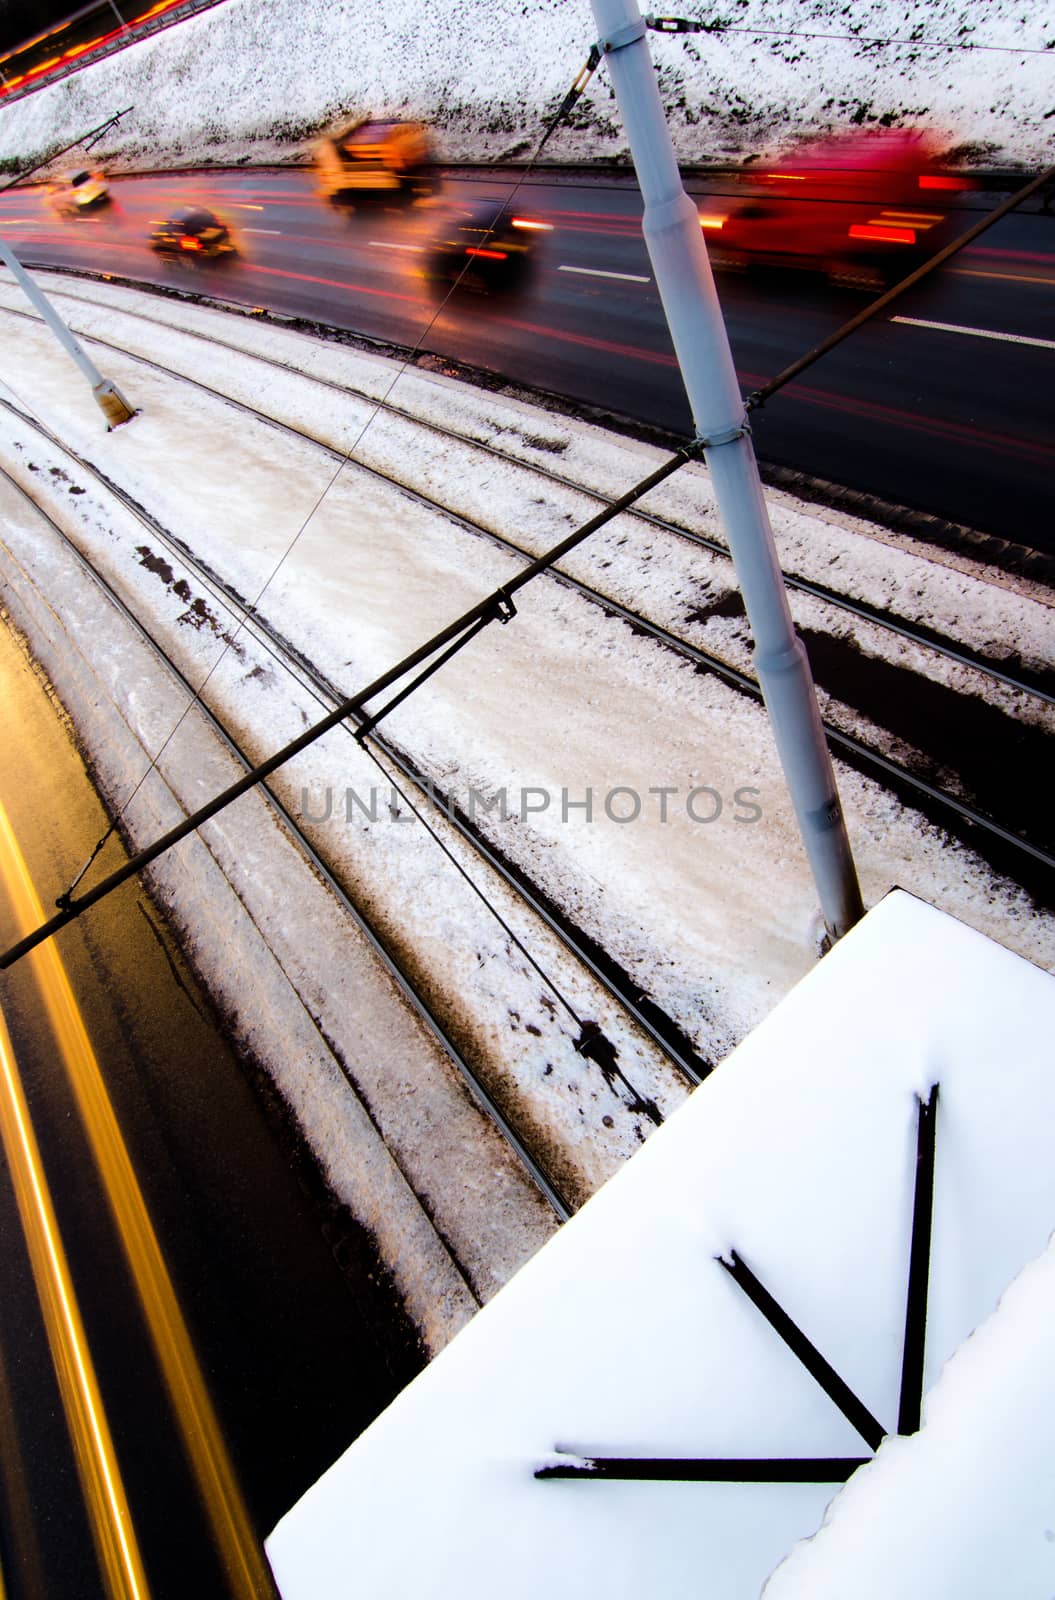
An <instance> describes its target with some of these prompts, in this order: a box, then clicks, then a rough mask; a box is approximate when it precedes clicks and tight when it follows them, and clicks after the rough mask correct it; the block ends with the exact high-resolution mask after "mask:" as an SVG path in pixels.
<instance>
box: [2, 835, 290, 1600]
mask: <svg viewBox="0 0 1055 1600" xmlns="http://www.w3.org/2000/svg"><path fill="white" fill-rule="evenodd" d="M0 879H2V880H3V882H4V884H5V886H6V888H7V891H8V894H9V896H10V898H11V901H12V904H13V906H14V909H15V914H16V917H17V919H18V921H19V924H20V926H21V931H22V932H23V933H28V932H30V931H31V930H32V929H34V928H36V927H39V926H40V924H41V922H42V921H43V920H44V910H43V907H42V906H41V903H40V900H39V898H38V896H37V892H36V890H35V888H34V887H33V883H32V880H31V878H30V875H29V868H28V867H27V865H26V861H25V858H24V857H23V855H22V852H21V850H20V849H19V846H18V842H17V840H16V838H15V836H14V833H13V831H12V829H11V824H10V822H9V820H8V817H7V813H6V811H5V810H4V808H3V805H2V804H0ZM30 961H31V963H32V966H33V970H34V972H35V974H36V978H37V983H38V986H39V989H40V994H41V998H42V1000H43V1003H44V1005H45V1007H46V1010H47V1013H48V1018H49V1021H50V1023H51V1027H52V1029H53V1030H54V1034H55V1038H56V1041H57V1043H58V1045H59V1048H60V1050H61V1053H62V1057H63V1060H64V1062H65V1065H66V1070H67V1074H68V1076H69V1080H70V1084H71V1087H72V1089H73V1092H74V1095H75V1097H76V1100H77V1104H78V1107H79V1109H80V1113H81V1118H82V1120H83V1122H84V1126H85V1129H86V1131H87V1134H88V1138H89V1140H90V1143H91V1146H92V1151H93V1154H94V1156H95V1161H96V1164H97V1166H98V1168H99V1173H100V1177H101V1179H102V1182H103V1187H104V1188H105V1190H106V1194H107V1198H108V1200H109V1203H110V1208H111V1211H112V1212H113V1216H114V1221H115V1223H116V1225H117V1230H118V1233H119V1235H120V1238H121V1243H122V1245H123V1247H124V1251H125V1254H126V1256H127V1258H128V1264H129V1267H130V1269H131V1272H132V1277H133V1280H134V1282H135V1285H136V1289H137V1292H138V1294H139V1299H140V1302H141V1304H142V1307H143V1314H144V1316H145V1318H146V1322H147V1326H148V1328H149V1330H150V1335H151V1338H152V1341H153V1344H154V1349H155V1353H156V1355H157V1358H158V1364H159V1366H160V1368H161V1370H162V1373H163V1374H164V1378H165V1382H166V1384H167V1386H168V1390H169V1394H170V1396H171V1400H172V1407H173V1412H174V1414H175V1417H176V1420H177V1422H178V1424H179V1427H180V1431H181V1433H182V1435H183V1442H184V1447H185V1449H186V1452H187V1455H188V1457H189V1459H190V1462H191V1465H192V1467H193V1469H194V1472H195V1475H196V1477H197V1480H198V1485H199V1488H200V1491H201V1495H202V1499H203V1502H204V1505H205V1510H206V1512H207V1514H208V1517H209V1520H210V1522H211V1524H212V1530H213V1538H214V1540H215V1542H216V1546H217V1549H218V1550H219V1553H220V1557H221V1559H222V1561H223V1563H224V1566H225V1568H226V1572H227V1580H228V1584H229V1585H230V1592H231V1594H232V1595H233V1596H235V1597H237V1600H243V1597H244V1600H267V1597H270V1596H274V1595H276V1592H277V1591H276V1590H275V1586H274V1580H273V1578H272V1576H271V1571H270V1568H269V1567H268V1565H267V1562H266V1559H265V1557H264V1554H263V1551H262V1550H261V1548H260V1545H259V1543H258V1542H257V1539H256V1536H255V1534H254V1532H253V1528H252V1524H251V1523H250V1520H249V1514H248V1511H247V1510H246V1507H245V1503H244V1501H243V1499H242V1495H241V1491H240V1489H239V1487H238V1483H237V1481H236V1479H235V1475H234V1469H233V1467H232V1465H231V1461H230V1458H229V1456H228V1454H227V1449H226V1446H225V1444H224V1441H223V1435H222V1433H221V1430H220V1425H219V1421H218V1420H217V1417H216V1413H215V1411H214V1409H213V1405H212V1401H211V1400H210V1398H209V1394H208V1390H207V1388H206V1385H205V1379H204V1376H203V1374H202V1371H201V1368H200V1367H199V1365H198V1361H197V1358H196V1356H195V1354H194V1350H193V1346H192V1344H191V1340H190V1334H189V1332H188V1330H187V1326H186V1323H185V1322H184V1320H183V1315H182V1313H181V1311H180V1309H179V1304H178V1302H177V1299H176V1292H175V1289H174V1288H173V1285H172V1280H171V1278H170V1277H169V1274H168V1269H167V1268H166V1266H165V1263H164V1260H163V1258H162V1254H161V1247H160V1245H159V1243H158V1239H157V1235H156V1234H155V1232H154V1227H153V1224H152V1223H151V1221H150V1218H149V1216H148V1215H147V1210H146V1205H145V1203H144V1200H143V1194H142V1191H141V1189H140V1187H139V1182H138V1180H137V1178H136V1176H135V1173H134V1171H133V1169H132V1163H131V1160H130V1158H129V1155H128V1150H127V1148H126V1146H125V1143H124V1140H123V1138H122V1137H121V1131H120V1128H119V1127H118V1125H117V1118H116V1116H115V1114H114V1110H113V1106H112V1105H111V1103H110V1097H109V1095H108V1094H107V1091H106V1086H105V1084H104V1082H103V1077H102V1073H101V1072H100V1070H99V1063H98V1061H97V1060H96V1057H95V1052H94V1051H93V1049H92V1046H91V1041H90V1040H89V1038H88V1034H87V1031H86V1029H85V1026H84V1021H83V1018H82V1017H81V1014H80V1011H79V1010H78V1007H77V1002H76V1000H75V999H74V995H73V990H72V989H71V987H70V982H69V979H68V977H67V976H66V970H65V968H64V966H63V964H62V960H61V957H60V956H59V953H58V950H57V949H56V947H55V942H54V940H53V939H48V940H46V941H45V942H44V943H43V944H40V945H38V946H37V948H36V949H35V950H34V951H33V952H32V954H31V956H30Z"/></svg>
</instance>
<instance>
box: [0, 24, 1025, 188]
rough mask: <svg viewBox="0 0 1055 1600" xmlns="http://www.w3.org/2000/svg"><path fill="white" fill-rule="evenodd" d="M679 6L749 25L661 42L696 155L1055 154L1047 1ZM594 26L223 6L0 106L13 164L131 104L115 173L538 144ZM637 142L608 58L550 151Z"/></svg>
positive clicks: (488, 151) (658, 49) (1019, 157)
mask: <svg viewBox="0 0 1055 1600" xmlns="http://www.w3.org/2000/svg"><path fill="white" fill-rule="evenodd" d="M683 12H684V14H686V15H689V16H691V17H694V18H696V19H698V20H702V21H707V22H715V21H724V22H725V23H726V24H727V25H729V24H732V25H733V27H735V29H736V30H737V31H735V32H734V31H722V32H715V33H704V34H698V35H688V36H684V37H660V36H658V35H655V34H653V35H652V36H651V49H652V54H653V58H654V60H655V62H656V64H657V67H658V69H659V81H660V88H661V92H662V95H663V98H664V102H665V105H666V108H667V114H668V118H669V121H670V125H671V131H672V133H673V136H674V141H675V146H676V149H677V152H678V155H679V158H680V159H681V160H682V161H684V162H686V163H693V162H700V163H707V162H713V161H728V160H730V159H733V160H735V159H738V158H742V157H753V156H756V155H759V154H761V153H766V152H768V153H773V152H775V151H776V150H778V149H779V148H780V146H782V145H783V144H784V143H786V142H787V141H788V140H789V139H790V138H793V137H795V136H798V135H800V134H803V133H807V132H809V133H812V132H826V131H828V130H830V129H832V128H841V127H845V126H848V125H851V124H855V125H858V126H863V127H875V126H891V125H893V126H898V125H901V124H912V125H915V124H918V123H921V122H922V123H926V124H928V125H930V126H933V127H934V128H935V129H936V130H938V131H939V132H940V133H941V134H942V135H943V136H944V138H945V140H946V143H947V146H948V148H949V149H950V150H952V151H959V153H960V155H961V156H964V157H969V156H971V155H973V156H975V157H976V158H981V159H984V160H987V161H989V162H995V163H997V164H1002V163H1008V162H1011V163H1024V164H1027V165H1031V164H1042V163H1046V162H1050V161H1051V159H1052V150H1053V140H1055V132H1053V124H1052V123H1051V121H1050V110H1051V55H1050V53H1049V52H1050V44H1049V41H1051V40H1052V39H1055V11H1053V7H1052V0H1036V3H1034V4H1033V5H1032V6H1029V7H1027V6H1024V5H1022V4H1019V3H1017V0H989V3H988V4H987V5H985V6H984V7H979V6H978V5H976V4H972V3H970V0H930V3H929V4H927V5H923V4H919V3H916V4H909V5H906V4H905V3H904V0H855V3H854V4H853V5H843V4H839V3H838V0H739V4H738V5H736V6H735V7H728V8H721V7H719V6H718V5H717V4H713V3H707V0H691V3H689V4H687V5H686V6H685V7H683ZM752 29H758V30H759V31H758V32H753V31H752ZM789 29H790V30H795V31H796V32H797V33H798V34H799V35H806V34H813V35H816V36H817V37H812V38H808V37H802V36H799V37H794V36H792V34H789V32H788V30H789ZM595 34H596V29H595V25H594V20H593V12H592V8H591V7H590V5H589V4H588V0H489V3H488V4H486V5H484V4H481V0H441V3H437V4H434V5H432V6H430V7H429V8H428V9H427V11H426V12H424V13H423V11H422V7H421V4H420V0H389V4H388V5H386V6H385V7H384V8H383V9H381V8H379V7H378V6H376V5H375V4H373V3H370V0H269V3H268V5H267V7H266V8H264V9H263V10H262V9H261V7H260V5H259V4H258V3H257V0H226V3H225V4H224V5H222V6H217V7H215V8H213V9H211V10H209V11H207V12H205V13H204V14H203V15H201V16H199V17H195V18H192V19H190V20H189V21H187V22H184V23H182V24H180V25H179V26H178V27H174V28H170V29H168V30H166V31H164V32H162V33H160V34H157V35H155V36H154V37H152V38H150V39H147V40H144V41H143V42H141V43H140V44H137V45H133V46H132V47H131V48H130V49H128V50H125V51H123V52H121V53H120V54H118V55H115V56H112V57H109V58H108V59H106V60H104V61H102V62H100V63H98V64H97V65H94V66H92V67H89V68H86V69H85V70H84V71H83V72H79V73H76V74H74V75H73V76H72V77H69V78H67V79H64V80H63V81H62V82H60V83H58V84H56V85H54V86H53V87H51V88H47V89H44V90H42V91H39V92H38V93H36V94H33V95H30V96H28V97H27V98H25V99H23V100H21V101H18V102H15V103H14V104H12V105H10V106H6V107H3V108H2V109H0V161H7V162H21V161H25V160H26V159H27V158H32V157H36V156H39V155H40V154H42V153H46V151H47V149H48V148H53V147H54V146H55V145H56V144H57V143H65V142H67V141H68V140H70V139H73V138H76V137H77V135H78V134H79V133H81V132H82V131H83V130H85V129H87V128H90V127H93V126H95V125H96V124H97V123H99V122H100V121H102V120H103V118H104V117H105V116H106V115H108V114H109V113H110V112H111V111H116V110H119V109H121V108H122V107H124V106H128V105H134V107H135V110H134V113H133V114H132V115H131V116H129V117H128V118H126V119H125V123H124V124H123V126H122V128H121V129H120V131H119V132H116V133H112V134H110V135H108V136H107V138H106V139H105V140H104V141H103V142H102V143H101V144H100V145H99V146H98V147H97V155H98V157H99V158H100V159H101V160H103V161H105V162H107V163H109V164H111V165H112V166H114V167H129V166H157V167H167V166H180V165H186V164H200V163H202V162H216V163H231V162H238V161H242V160H253V161H258V162H259V161H268V160H289V159H295V158H298V157H303V156H304V155H306V153H307V152H308V150H309V149H310V145H311V140H312V138H313V137H314V136H315V135H316V134H317V133H318V132H319V131H320V130H322V129H324V128H325V127H327V126H328V125H331V124H335V123H338V122H340V121H342V120H344V119H346V118H350V117H352V116H362V115H375V116H413V117H421V118H423V119H424V120H425V121H426V122H428V123H429V124H430V125H431V126H432V127H433V128H434V129H435V131H436V135H437V140H438V146H439V153H440V155H441V157H442V158H443V159H445V160H448V161H479V160H489V159H501V158H509V157H517V158H524V157H526V156H527V155H528V154H529V153H530V151H531V150H532V149H533V147H534V145H535V144H536V143H537V141H538V139H539V137H540V135H541V132H542V129H543V127H544V125H545V121H546V119H547V118H548V116H550V115H551V114H552V112H553V111H554V110H555V109H556V107H557V105H558V104H559V103H560V101H561V99H563V96H564V94H565V93H566V91H567V90H568V88H569V87H570V85H571V83H572V81H573V79H574V78H575V76H576V74H577V73H578V71H579V69H580V67H581V66H582V63H583V61H584V60H585V57H586V54H587V51H588V49H589V46H590V44H591V43H592V41H593V39H594V38H595ZM913 36H917V37H916V41H915V42H909V43H903V44H890V45H886V44H879V45H877V44H873V43H871V42H869V40H870V39H871V38H876V37H878V38H881V39H883V38H893V39H900V40H909V41H911V40H913ZM918 36H922V39H923V40H925V41H928V43H926V44H925V43H921V42H919V37H918ZM933 41H937V42H939V43H941V44H945V45H950V46H952V48H949V49H935V48H931V43H930V42H933ZM967 45H970V46H973V47H975V48H972V49H968V48H965V46H967ZM982 47H986V48H982ZM989 47H999V48H989ZM1046 117H1047V119H1048V120H1045V118H1046ZM626 154H627V152H626V146H625V141H624V137H623V132H622V128H621V125H620V123H619V120H618V117H617V116H616V114H615V106H614V102H613V99H612V96H611V91H610V88H609V84H608V80H607V76H606V74H605V72H604V69H603V67H602V68H601V70H600V71H599V73H598V74H597V76H596V77H595V79H594V80H593V83H592V84H591V86H590V89H589V90H588V92H587V94H586V96H585V97H584V98H583V100H582V101H580V103H579V106H578V107H577V108H576V111H575V114H574V117H573V119H572V125H571V126H570V127H565V128H563V129H562V130H561V131H560V132H559V133H557V134H556V135H555V136H554V137H553V139H552V140H551V141H550V143H549V145H548V146H547V150H546V155H547V159H549V160H561V161H572V162H579V161H592V160H613V159H616V160H622V159H625V158H626Z"/></svg>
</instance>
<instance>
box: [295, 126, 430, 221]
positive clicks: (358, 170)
mask: <svg viewBox="0 0 1055 1600" xmlns="http://www.w3.org/2000/svg"><path fill="white" fill-rule="evenodd" d="M431 163H432V145H431V141H430V139H429V135H428V132H427V130H426V129H425V128H424V127H422V125H421V124H420V123H418V122H371V121H369V120H363V121H359V122H354V123H353V124H352V125H351V127H349V128H345V129H344V131H343V132H342V133H338V134H335V135H331V137H329V138H327V139H323V140H321V141H320V143H319V145H318V147H317V149H316V151H315V174H316V181H317V182H318V186H319V189H320V191H321V193H322V194H323V196H324V197H325V198H326V199H327V200H329V201H331V202H332V203H333V204H334V205H355V204H356V202H357V201H369V200H384V199H391V198H396V197H400V198H403V199H408V200H413V199H415V198H417V197H419V196H421V195H429V194H432V193H433V191H434V190H435V189H436V188H437V187H438V180H437V179H436V177H435V176H434V174H433V172H432V166H431Z"/></svg>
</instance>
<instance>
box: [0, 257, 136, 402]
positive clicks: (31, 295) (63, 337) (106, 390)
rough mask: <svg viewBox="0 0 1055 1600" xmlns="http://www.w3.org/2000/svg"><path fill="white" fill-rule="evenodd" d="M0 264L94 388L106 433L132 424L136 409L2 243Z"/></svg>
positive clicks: (16, 258) (95, 398)
mask: <svg viewBox="0 0 1055 1600" xmlns="http://www.w3.org/2000/svg"><path fill="white" fill-rule="evenodd" d="M0 261H2V262H3V263H4V265H5V267H7V268H8V270H9V271H10V273H11V274H12V276H13V277H14V279H15V282H16V283H17V284H18V286H19V288H20V289H21V290H22V292H23V294H24V295H25V296H26V299H27V300H28V301H29V303H30V304H31V305H32V306H34V307H35V308H36V310H37V311H39V313H40V315H41V316H42V317H43V319H44V321H45V323H46V324H47V326H48V327H49V328H50V329H51V331H52V333H53V334H54V335H55V337H56V339H57V340H58V341H59V343H60V344H61V345H62V347H63V349H64V350H65V351H66V352H67V354H68V355H70V356H72V357H73V359H74V361H75V362H76V363H77V365H78V366H79V367H80V369H81V371H82V372H83V373H84V376H85V377H86V378H87V380H88V382H89V383H90V384H91V386H92V398H93V399H94V401H95V403H96V405H97V406H98V407H99V410H100V411H101V412H102V414H103V416H104V417H105V418H106V426H107V431H108V432H113V430H114V428H119V427H120V426H121V424H122V423H123V422H130V421H131V419H132V418H133V417H134V416H135V414H136V413H135V408H134V406H130V405H129V403H128V401H127V400H126V399H125V397H124V395H123V394H122V393H121V391H120V389H119V388H118V387H117V385H116V384H115V383H111V382H110V380H109V378H104V377H103V375H102V373H101V372H100V371H99V369H98V367H97V366H96V365H95V363H94V361H92V359H91V357H90V356H89V355H88V354H87V352H86V351H85V350H84V348H83V347H82V345H81V344H80V342H79V341H78V340H77V339H76V338H75V337H74V335H73V334H72V333H71V332H70V330H69V328H67V326H66V324H65V323H64V322H63V320H62V318H61V317H60V316H59V314H58V312H57V311H56V310H55V307H54V306H53V305H52V304H51V302H50V300H48V298H47V296H46V295H45V294H44V292H43V290H42V289H40V288H38V287H37V285H36V284H35V283H34V282H33V279H32V278H31V277H30V276H29V273H28V272H27V271H26V269H25V267H23V265H22V263H21V262H20V261H19V259H18V257H17V256H16V255H15V253H14V251H13V250H11V249H9V248H8V246H7V245H6V244H4V243H2V242H0Z"/></svg>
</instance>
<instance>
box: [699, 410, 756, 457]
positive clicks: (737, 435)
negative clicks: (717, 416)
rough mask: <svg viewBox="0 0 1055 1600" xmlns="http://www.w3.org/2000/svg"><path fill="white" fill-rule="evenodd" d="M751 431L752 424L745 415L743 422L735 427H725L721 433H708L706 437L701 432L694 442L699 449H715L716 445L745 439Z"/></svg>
mask: <svg viewBox="0 0 1055 1600" xmlns="http://www.w3.org/2000/svg"><path fill="white" fill-rule="evenodd" d="M750 432H751V424H750V423H749V422H748V420H747V418H746V417H745V418H744V420H743V422H740V423H738V424H737V425H736V426H735V427H733V428H723V429H722V431H721V433H711V434H708V435H707V437H706V438H704V437H703V435H702V434H699V435H697V437H696V439H695V440H694V441H693V442H694V444H695V445H696V447H697V449H700V450H713V449H714V448H715V446H716V445H720V444H732V443H733V442H734V440H736V439H743V438H745V437H746V436H747V435H748V434H749V433H750Z"/></svg>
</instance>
